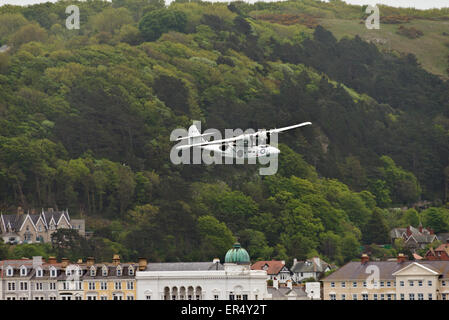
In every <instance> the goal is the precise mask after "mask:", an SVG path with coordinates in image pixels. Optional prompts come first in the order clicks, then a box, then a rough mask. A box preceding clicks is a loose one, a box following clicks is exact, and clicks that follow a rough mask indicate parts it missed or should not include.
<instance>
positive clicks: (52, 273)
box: [50, 267, 57, 278]
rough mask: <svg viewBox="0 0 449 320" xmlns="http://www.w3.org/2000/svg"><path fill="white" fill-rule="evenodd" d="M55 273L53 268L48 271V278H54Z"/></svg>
mask: <svg viewBox="0 0 449 320" xmlns="http://www.w3.org/2000/svg"><path fill="white" fill-rule="evenodd" d="M56 273H57V272H56V269H55V268H54V267H52V268H51V269H50V277H52V278H54V277H56Z"/></svg>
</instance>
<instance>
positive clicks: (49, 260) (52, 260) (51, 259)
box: [47, 256, 57, 264]
mask: <svg viewBox="0 0 449 320" xmlns="http://www.w3.org/2000/svg"><path fill="white" fill-rule="evenodd" d="M47 263H48V264H56V263H57V261H56V258H55V257H53V256H50V257H48V259H47Z"/></svg>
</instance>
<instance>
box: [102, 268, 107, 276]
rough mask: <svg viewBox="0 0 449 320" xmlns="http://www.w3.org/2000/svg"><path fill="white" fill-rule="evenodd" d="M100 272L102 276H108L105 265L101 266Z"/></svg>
mask: <svg viewBox="0 0 449 320" xmlns="http://www.w3.org/2000/svg"><path fill="white" fill-rule="evenodd" d="M101 274H102V275H103V277H107V276H108V269H107V268H106V267H103V269H102V270H101Z"/></svg>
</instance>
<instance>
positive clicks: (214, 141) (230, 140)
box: [176, 133, 255, 150]
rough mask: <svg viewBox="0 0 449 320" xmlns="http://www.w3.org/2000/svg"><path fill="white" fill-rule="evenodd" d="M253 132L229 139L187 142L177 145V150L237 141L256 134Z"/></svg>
mask: <svg viewBox="0 0 449 320" xmlns="http://www.w3.org/2000/svg"><path fill="white" fill-rule="evenodd" d="M254 134H255V133H253V134H247V135H245V134H241V135H239V136H236V137H232V138H227V139H219V140H212V141H206V142H199V143H194V144H186V145H183V146H177V147H176V149H177V150H181V149H188V148H191V147H201V146H206V145H210V144H219V143H227V142H233V141H237V140H243V139H244V136H248V137H249V136H251V135H254Z"/></svg>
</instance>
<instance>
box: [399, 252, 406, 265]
mask: <svg viewBox="0 0 449 320" xmlns="http://www.w3.org/2000/svg"><path fill="white" fill-rule="evenodd" d="M405 260H406V257H405V255H404V254H403V253H399V254H398V263H402V262H404V261H405Z"/></svg>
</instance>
